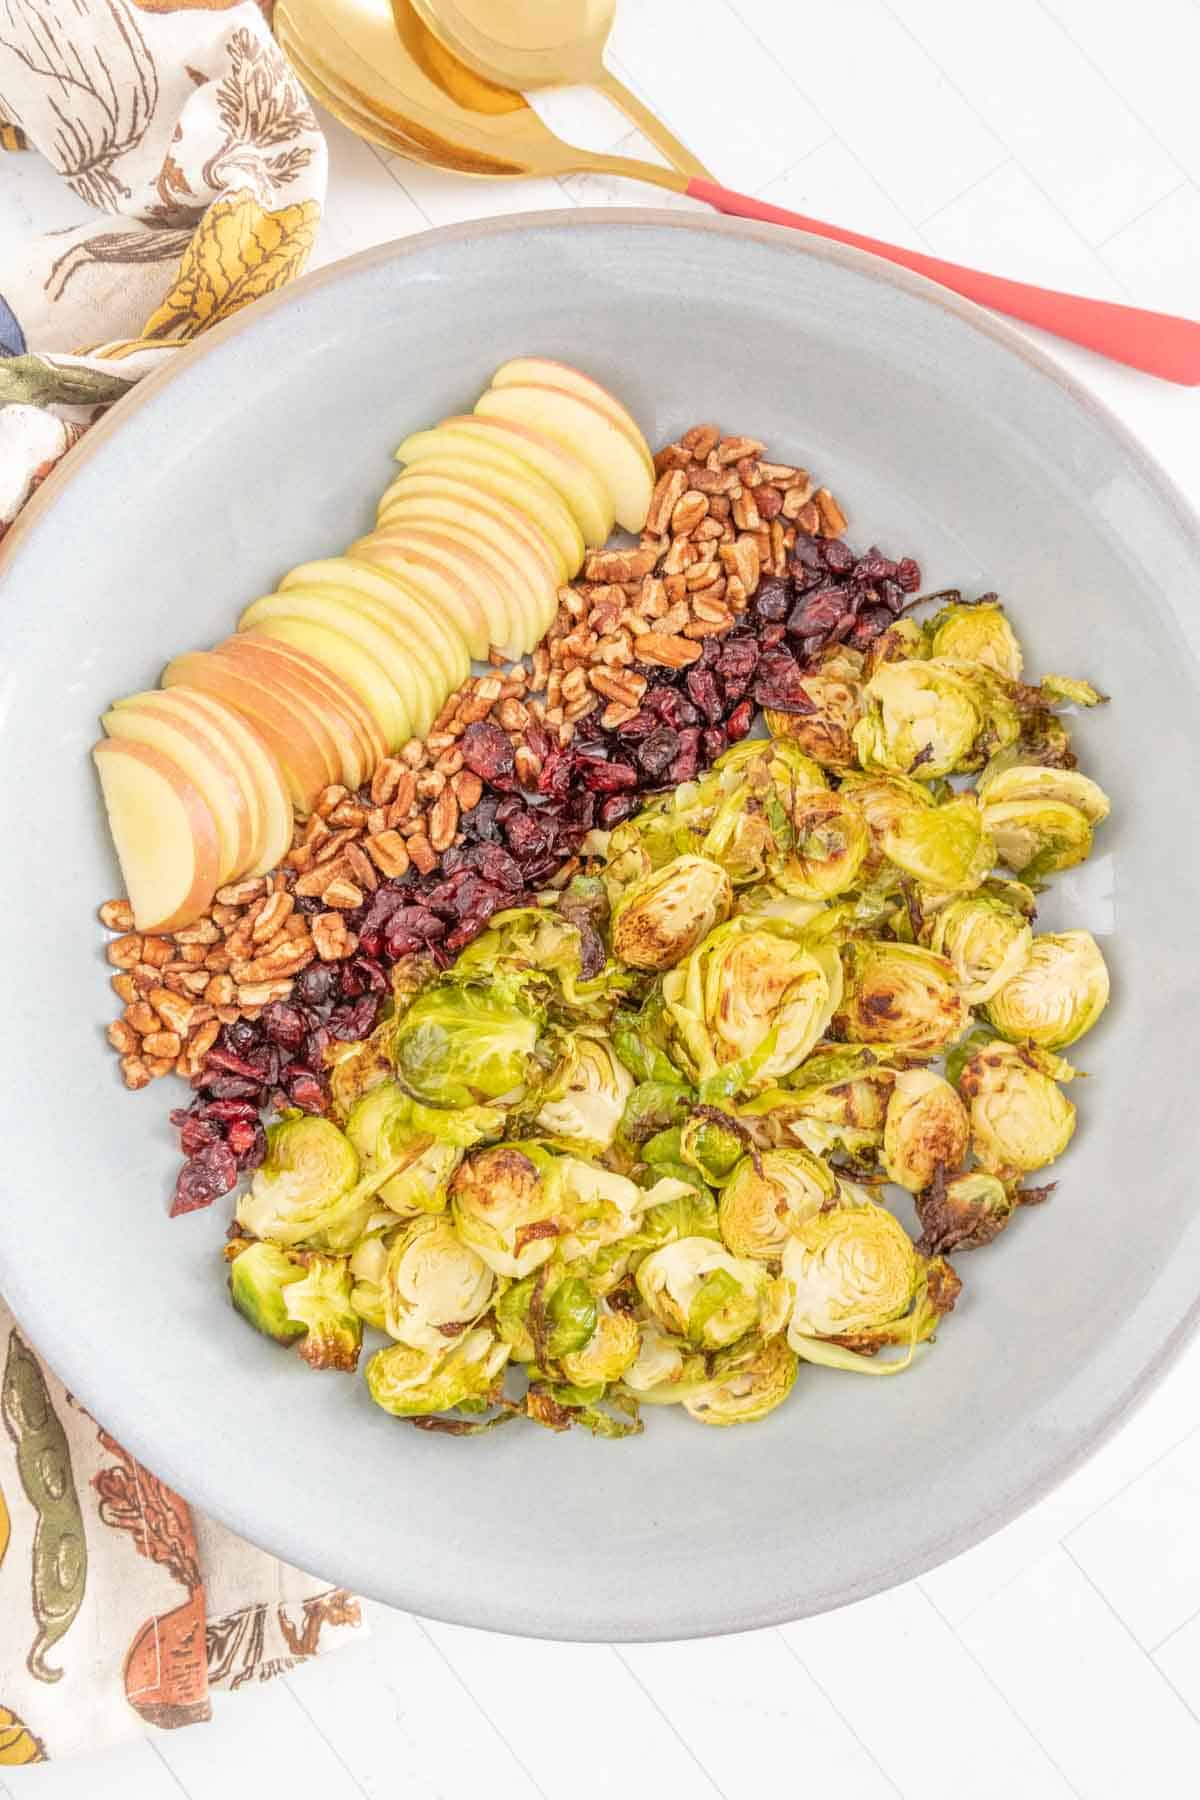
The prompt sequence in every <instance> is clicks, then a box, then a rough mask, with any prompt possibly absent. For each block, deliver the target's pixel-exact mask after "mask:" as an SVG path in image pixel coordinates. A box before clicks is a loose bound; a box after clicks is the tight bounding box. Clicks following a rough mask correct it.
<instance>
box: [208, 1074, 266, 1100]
mask: <svg viewBox="0 0 1200 1800" xmlns="http://www.w3.org/2000/svg"><path fill="white" fill-rule="evenodd" d="M192 1086H193V1087H198V1088H199V1089H200V1090H201V1092H203V1093H204V1094H207V1095H210V1096H211V1097H212V1098H213V1099H214V1100H257V1099H258V1097H259V1095H260V1094H261V1093H262V1086H263V1084H262V1083H261V1082H260V1081H245V1080H243V1078H242V1077H241V1076H240V1075H214V1074H211V1073H209V1072H208V1071H205V1070H202V1071H201V1073H200V1074H199V1075H197V1076H193V1078H192Z"/></svg>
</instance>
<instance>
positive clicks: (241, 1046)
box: [217, 1019, 260, 1056]
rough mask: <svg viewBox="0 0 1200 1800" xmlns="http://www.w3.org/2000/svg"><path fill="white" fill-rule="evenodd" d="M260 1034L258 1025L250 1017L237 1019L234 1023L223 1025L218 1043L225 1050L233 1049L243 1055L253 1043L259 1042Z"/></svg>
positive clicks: (237, 1054)
mask: <svg viewBox="0 0 1200 1800" xmlns="http://www.w3.org/2000/svg"><path fill="white" fill-rule="evenodd" d="M259 1036H260V1033H259V1029H258V1026H257V1025H254V1024H252V1023H251V1022H250V1020H249V1019H235V1020H234V1021H233V1024H232V1025H222V1027H221V1035H220V1037H219V1038H218V1039H217V1043H218V1044H219V1045H220V1046H221V1048H222V1049H223V1050H232V1052H233V1054H234V1055H235V1056H241V1055H242V1054H243V1052H244V1051H246V1050H249V1049H250V1047H251V1046H252V1045H253V1044H257V1043H258V1041H259Z"/></svg>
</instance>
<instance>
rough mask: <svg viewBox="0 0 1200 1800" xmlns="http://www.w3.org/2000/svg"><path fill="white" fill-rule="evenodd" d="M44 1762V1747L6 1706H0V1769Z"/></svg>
mask: <svg viewBox="0 0 1200 1800" xmlns="http://www.w3.org/2000/svg"><path fill="white" fill-rule="evenodd" d="M45 1760H46V1746H45V1744H43V1743H42V1741H41V1739H40V1738H35V1737H34V1735H33V1733H32V1731H30V1729H29V1727H28V1725H25V1724H23V1723H22V1722H21V1720H20V1719H18V1717H17V1715H16V1713H15V1712H10V1711H9V1709H8V1707H7V1706H0V1769H18V1768H24V1767H25V1765H26V1764H27V1763H39V1762H45Z"/></svg>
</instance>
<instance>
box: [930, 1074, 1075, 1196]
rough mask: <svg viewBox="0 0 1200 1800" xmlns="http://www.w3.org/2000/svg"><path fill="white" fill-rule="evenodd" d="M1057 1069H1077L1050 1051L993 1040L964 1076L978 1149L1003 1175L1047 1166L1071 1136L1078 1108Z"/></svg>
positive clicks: (984, 1161) (987, 1163)
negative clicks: (1062, 1086)
mask: <svg viewBox="0 0 1200 1800" xmlns="http://www.w3.org/2000/svg"><path fill="white" fill-rule="evenodd" d="M1051 1071H1054V1072H1057V1074H1058V1079H1059V1080H1065V1079H1068V1078H1069V1075H1070V1074H1073V1073H1074V1071H1073V1070H1071V1069H1070V1065H1069V1064H1067V1063H1064V1062H1063V1061H1062V1059H1061V1057H1053V1056H1048V1055H1047V1054H1046V1052H1045V1051H1041V1050H1036V1049H1032V1048H1029V1047H1026V1046H1021V1047H1020V1048H1018V1047H1017V1046H1016V1045H1014V1044H1001V1043H992V1044H987V1045H985V1046H984V1047H983V1048H982V1049H981V1050H977V1051H976V1052H975V1054H974V1056H972V1057H971V1058H970V1060H969V1061H968V1062H967V1064H966V1066H965V1068H964V1069H963V1071H962V1074H961V1075H960V1077H959V1083H958V1085H959V1092H960V1093H961V1094H962V1096H963V1099H964V1100H965V1101H966V1102H967V1111H968V1113H969V1115H970V1120H971V1142H972V1146H973V1148H974V1151H975V1155H976V1156H977V1157H978V1159H979V1161H980V1162H981V1163H982V1164H983V1167H984V1168H985V1169H986V1170H988V1172H989V1173H990V1174H992V1175H998V1176H999V1177H1000V1179H1001V1180H1002V1181H1010V1180H1011V1179H1012V1178H1013V1176H1015V1175H1023V1174H1030V1173H1031V1172H1032V1171H1033V1170H1034V1169H1043V1168H1045V1166H1046V1164H1047V1163H1052V1162H1053V1161H1054V1160H1055V1158H1056V1157H1059V1156H1061V1155H1062V1153H1063V1151H1064V1150H1065V1149H1066V1147H1067V1145H1068V1144H1069V1143H1070V1141H1071V1138H1072V1135H1073V1133H1074V1131H1075V1108H1074V1106H1073V1105H1072V1104H1071V1102H1070V1101H1069V1100H1068V1099H1067V1097H1066V1095H1065V1094H1064V1093H1062V1092H1061V1091H1060V1089H1059V1088H1058V1086H1057V1083H1056V1081H1055V1079H1054V1078H1053V1074H1052V1073H1051Z"/></svg>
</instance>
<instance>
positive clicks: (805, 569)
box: [792, 531, 854, 575]
mask: <svg viewBox="0 0 1200 1800" xmlns="http://www.w3.org/2000/svg"><path fill="white" fill-rule="evenodd" d="M822 547H823V540H822V539H821V538H817V537H812V536H810V535H809V534H808V533H807V532H803V531H798V532H797V533H796V542H795V544H794V545H793V547H792V567H793V570H794V571H795V570H796V569H797V568H798V570H799V573H800V574H801V575H804V574H807V573H809V572H810V571H812V570H814V569H824V568H830V567H832V566H833V565H831V564H829V563H827V562H826V561H825V558H824V557H823V556H822V554H821V551H822ZM838 548H839V550H842V551H846V556H847V558H848V559H849V560H848V561H847V562H846V564H845V567H846V568H847V569H848V568H849V567H850V565H851V563H853V561H854V557H853V554H852V553H851V552H850V551H848V550H846V546H845V545H844V544H841V545H839V546H838Z"/></svg>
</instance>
